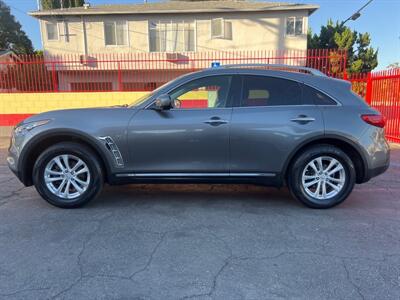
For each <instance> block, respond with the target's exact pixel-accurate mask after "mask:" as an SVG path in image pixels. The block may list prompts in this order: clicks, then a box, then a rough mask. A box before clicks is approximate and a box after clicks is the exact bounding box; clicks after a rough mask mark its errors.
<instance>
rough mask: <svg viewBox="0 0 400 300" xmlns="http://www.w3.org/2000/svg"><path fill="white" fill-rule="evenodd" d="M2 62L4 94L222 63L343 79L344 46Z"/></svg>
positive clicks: (173, 73) (126, 84) (116, 84)
mask: <svg viewBox="0 0 400 300" xmlns="http://www.w3.org/2000/svg"><path fill="white" fill-rule="evenodd" d="M19 59H20V60H17V61H11V62H0V92H7V93H13V92H18V93H20V92H70V91H74V92H76V91H79V92H91V91H143V90H144V91H149V90H153V89H154V88H156V87H158V86H160V85H162V84H164V83H165V82H168V81H170V80H171V79H173V78H175V77H177V76H179V75H182V74H185V73H188V72H192V71H195V70H200V69H204V68H208V67H210V66H211V63H212V62H215V61H218V62H220V63H221V64H244V63H262V64H288V65H297V66H308V67H312V68H315V69H319V70H321V71H322V72H324V73H326V74H328V75H329V76H334V77H340V76H341V74H342V72H343V70H344V66H345V64H346V53H345V51H341V50H329V49H321V50H318V49H313V50H305V51H300V50H299V51H297V50H284V51H267V50H266V51H230V52H229V51H219V52H185V53H126V54H114V53H113V54H93V55H88V56H83V55H58V56H45V57H43V56H35V55H22V56H19Z"/></svg>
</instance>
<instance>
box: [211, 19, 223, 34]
mask: <svg viewBox="0 0 400 300" xmlns="http://www.w3.org/2000/svg"><path fill="white" fill-rule="evenodd" d="M224 37H225V22H224V19H222V18H218V19H212V20H211V38H212V39H222V38H224Z"/></svg>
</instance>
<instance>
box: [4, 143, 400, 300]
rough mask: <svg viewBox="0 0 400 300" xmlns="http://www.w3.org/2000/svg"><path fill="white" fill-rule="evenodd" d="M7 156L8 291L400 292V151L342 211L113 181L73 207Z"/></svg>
mask: <svg viewBox="0 0 400 300" xmlns="http://www.w3.org/2000/svg"><path fill="white" fill-rule="evenodd" d="M2 143H3V146H4V141H2ZM5 152H6V150H5V149H4V147H3V149H0V298H1V299H27V298H29V299H48V298H57V299H188V298H193V299H285V298H298V299H358V298H365V299H399V298H400V148H397V149H394V150H393V152H392V165H391V167H390V169H389V171H388V172H387V173H385V174H384V175H383V176H380V177H378V178H375V179H373V180H371V182H369V183H367V184H364V185H362V186H356V188H355V190H354V192H353V193H352V194H351V196H350V197H349V198H348V199H347V200H346V201H345V202H344V203H343V204H342V205H340V206H339V207H336V208H333V209H330V210H312V209H308V208H305V207H303V206H302V205H300V204H298V203H297V202H296V201H295V200H293V199H292V198H291V197H290V195H289V193H288V191H287V190H286V189H282V190H280V191H278V190H276V189H269V188H264V187H255V186H249V185H232V186H228V185H129V186H117V187H106V188H105V190H104V192H103V193H102V194H101V196H100V197H99V198H98V199H96V200H94V201H93V202H91V203H90V204H89V205H88V206H86V207H85V208H83V209H74V210H63V209H58V208H55V207H52V206H50V205H48V204H47V203H46V202H45V201H43V200H41V198H40V197H39V196H38V194H37V193H36V191H35V189H34V188H33V187H30V188H24V187H23V186H22V184H20V183H19V182H18V180H17V179H16V178H15V177H14V176H12V174H11V173H10V171H9V170H8V168H7V167H6V165H5Z"/></svg>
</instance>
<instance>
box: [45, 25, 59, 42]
mask: <svg viewBox="0 0 400 300" xmlns="http://www.w3.org/2000/svg"><path fill="white" fill-rule="evenodd" d="M46 32H47V40H49V41H56V40H58V24H57V23H46Z"/></svg>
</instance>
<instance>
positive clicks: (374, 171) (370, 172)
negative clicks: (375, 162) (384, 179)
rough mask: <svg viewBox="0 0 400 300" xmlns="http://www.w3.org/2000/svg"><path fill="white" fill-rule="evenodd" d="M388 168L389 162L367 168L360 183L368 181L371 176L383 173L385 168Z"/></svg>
mask: <svg viewBox="0 0 400 300" xmlns="http://www.w3.org/2000/svg"><path fill="white" fill-rule="evenodd" d="M388 168H389V163H388V164H386V165H384V166H380V167H376V168H373V169H369V170H368V171H367V173H366V174H365V176H364V180H363V181H362V183H364V182H367V181H369V180H370V179H371V178H373V177H376V176H378V175H381V174H382V173H385V172H386V170H387V169H388Z"/></svg>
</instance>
